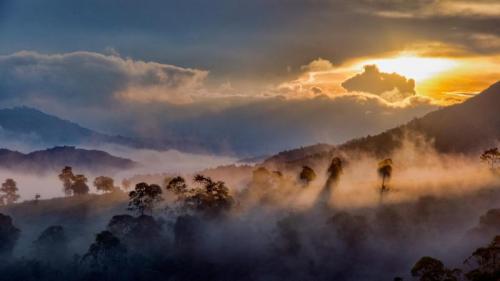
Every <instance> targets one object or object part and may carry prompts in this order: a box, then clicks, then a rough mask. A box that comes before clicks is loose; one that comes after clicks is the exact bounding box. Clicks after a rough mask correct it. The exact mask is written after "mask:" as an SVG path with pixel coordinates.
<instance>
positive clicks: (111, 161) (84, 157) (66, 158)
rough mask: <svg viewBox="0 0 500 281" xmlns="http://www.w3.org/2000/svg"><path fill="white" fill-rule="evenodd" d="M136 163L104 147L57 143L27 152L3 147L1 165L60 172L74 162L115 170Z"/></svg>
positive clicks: (89, 167)
mask: <svg viewBox="0 0 500 281" xmlns="http://www.w3.org/2000/svg"><path fill="white" fill-rule="evenodd" d="M135 165H136V163H135V162H134V161H132V160H130V159H125V158H120V157H116V156H113V155H111V154H109V153H107V152H104V151H99V150H87V149H79V148H75V147H71V146H61V147H54V148H50V149H46V150H39V151H34V152H31V153H27V154H24V153H21V152H18V151H12V150H8V149H0V168H3V169H8V170H13V171H22V172H26V173H45V172H56V171H60V170H61V169H62V168H64V166H71V167H73V168H74V169H75V170H77V171H81V172H91V173H103V172H108V173H111V172H116V171H121V170H125V169H130V168H133V167H134V166H135Z"/></svg>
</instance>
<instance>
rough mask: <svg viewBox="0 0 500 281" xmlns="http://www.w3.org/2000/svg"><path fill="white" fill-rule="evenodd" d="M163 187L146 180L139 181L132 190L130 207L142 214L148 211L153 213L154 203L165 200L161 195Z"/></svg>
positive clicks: (131, 209)
mask: <svg viewBox="0 0 500 281" xmlns="http://www.w3.org/2000/svg"><path fill="white" fill-rule="evenodd" d="M161 194H162V191H161V187H160V186H159V185H156V184H151V185H149V184H147V183H145V182H141V183H138V184H137V185H136V186H135V190H133V191H130V192H129V194H128V196H129V203H128V206H129V207H128V209H129V210H130V211H135V212H137V213H139V214H140V215H141V216H142V215H144V213H145V212H146V211H148V212H150V213H151V214H152V213H153V209H154V205H155V204H156V203H158V202H160V201H162V200H163V198H162V197H161Z"/></svg>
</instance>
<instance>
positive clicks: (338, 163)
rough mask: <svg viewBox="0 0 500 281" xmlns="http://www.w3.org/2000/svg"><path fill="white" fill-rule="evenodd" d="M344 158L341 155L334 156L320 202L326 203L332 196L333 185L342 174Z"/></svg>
mask: <svg viewBox="0 0 500 281" xmlns="http://www.w3.org/2000/svg"><path fill="white" fill-rule="evenodd" d="M342 166H343V165H342V159H340V157H334V158H333V159H332V162H330V166H328V171H327V172H328V178H327V180H326V183H325V186H324V187H323V189H322V190H321V193H320V195H319V196H320V202H322V203H323V204H326V203H327V202H328V200H329V199H330V198H331V196H332V192H333V186H334V185H335V184H336V183H337V182H338V180H339V178H340V175H341V174H342V170H343V167H342Z"/></svg>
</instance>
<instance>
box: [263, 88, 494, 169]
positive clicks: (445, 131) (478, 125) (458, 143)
mask: <svg viewBox="0 0 500 281" xmlns="http://www.w3.org/2000/svg"><path fill="white" fill-rule="evenodd" d="M499 108H500V81H499V82H497V83H495V84H493V85H491V86H490V87H488V88H487V89H486V90H484V91H482V92H481V93H479V94H477V95H476V96H474V97H472V98H470V99H468V100H467V101H465V102H463V103H461V104H457V105H453V106H449V107H445V108H441V109H438V110H436V111H433V112H430V113H428V114H426V115H424V116H423V117H421V118H416V119H414V120H412V121H410V122H408V123H407V124H404V125H401V126H399V127H396V128H393V129H390V130H387V131H385V132H383V133H380V134H377V135H374V136H366V137H362V138H357V139H353V140H351V141H348V142H346V143H344V144H341V145H339V146H333V145H327V144H319V145H312V146H306V147H301V148H298V149H294V150H289V151H283V152H281V153H278V154H276V155H274V156H272V157H269V158H267V159H266V160H265V161H264V162H263V164H264V165H274V166H276V165H278V166H282V165H284V164H285V165H289V166H290V165H291V166H294V164H301V163H302V164H301V165H304V164H307V163H308V161H310V160H314V159H319V158H330V157H331V156H332V155H333V154H339V153H346V152H347V153H348V152H353V151H356V152H365V153H369V154H374V155H376V156H378V157H384V156H386V155H388V154H390V153H391V152H392V151H393V150H394V149H396V148H398V147H400V146H401V144H402V140H403V139H404V138H405V137H410V138H412V137H413V139H414V140H415V141H419V140H426V141H428V142H430V143H433V144H434V146H435V148H436V150H437V151H438V152H441V153H460V154H471V153H478V152H479V151H481V150H484V149H486V148H489V147H492V146H495V145H497V144H498V143H499V142H500V114H498V112H499ZM417 136H418V137H417Z"/></svg>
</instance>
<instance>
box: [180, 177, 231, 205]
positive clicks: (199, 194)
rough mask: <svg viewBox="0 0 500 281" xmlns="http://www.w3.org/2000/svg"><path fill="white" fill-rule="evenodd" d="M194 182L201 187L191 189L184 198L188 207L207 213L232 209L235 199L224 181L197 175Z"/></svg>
mask: <svg viewBox="0 0 500 281" xmlns="http://www.w3.org/2000/svg"><path fill="white" fill-rule="evenodd" d="M194 182H195V183H197V184H199V185H200V186H201V187H200V188H195V189H191V190H190V191H189V194H188V196H186V197H185V199H184V206H185V207H186V208H188V209H191V210H194V211H199V212H202V213H204V214H206V215H219V214H221V213H222V212H224V211H227V210H229V209H231V207H232V206H233V204H234V200H233V197H232V196H231V195H230V194H229V189H228V188H227V186H226V184H225V183H224V182H223V181H213V180H212V179H211V178H210V177H206V176H203V175H196V176H195V177H194Z"/></svg>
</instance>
